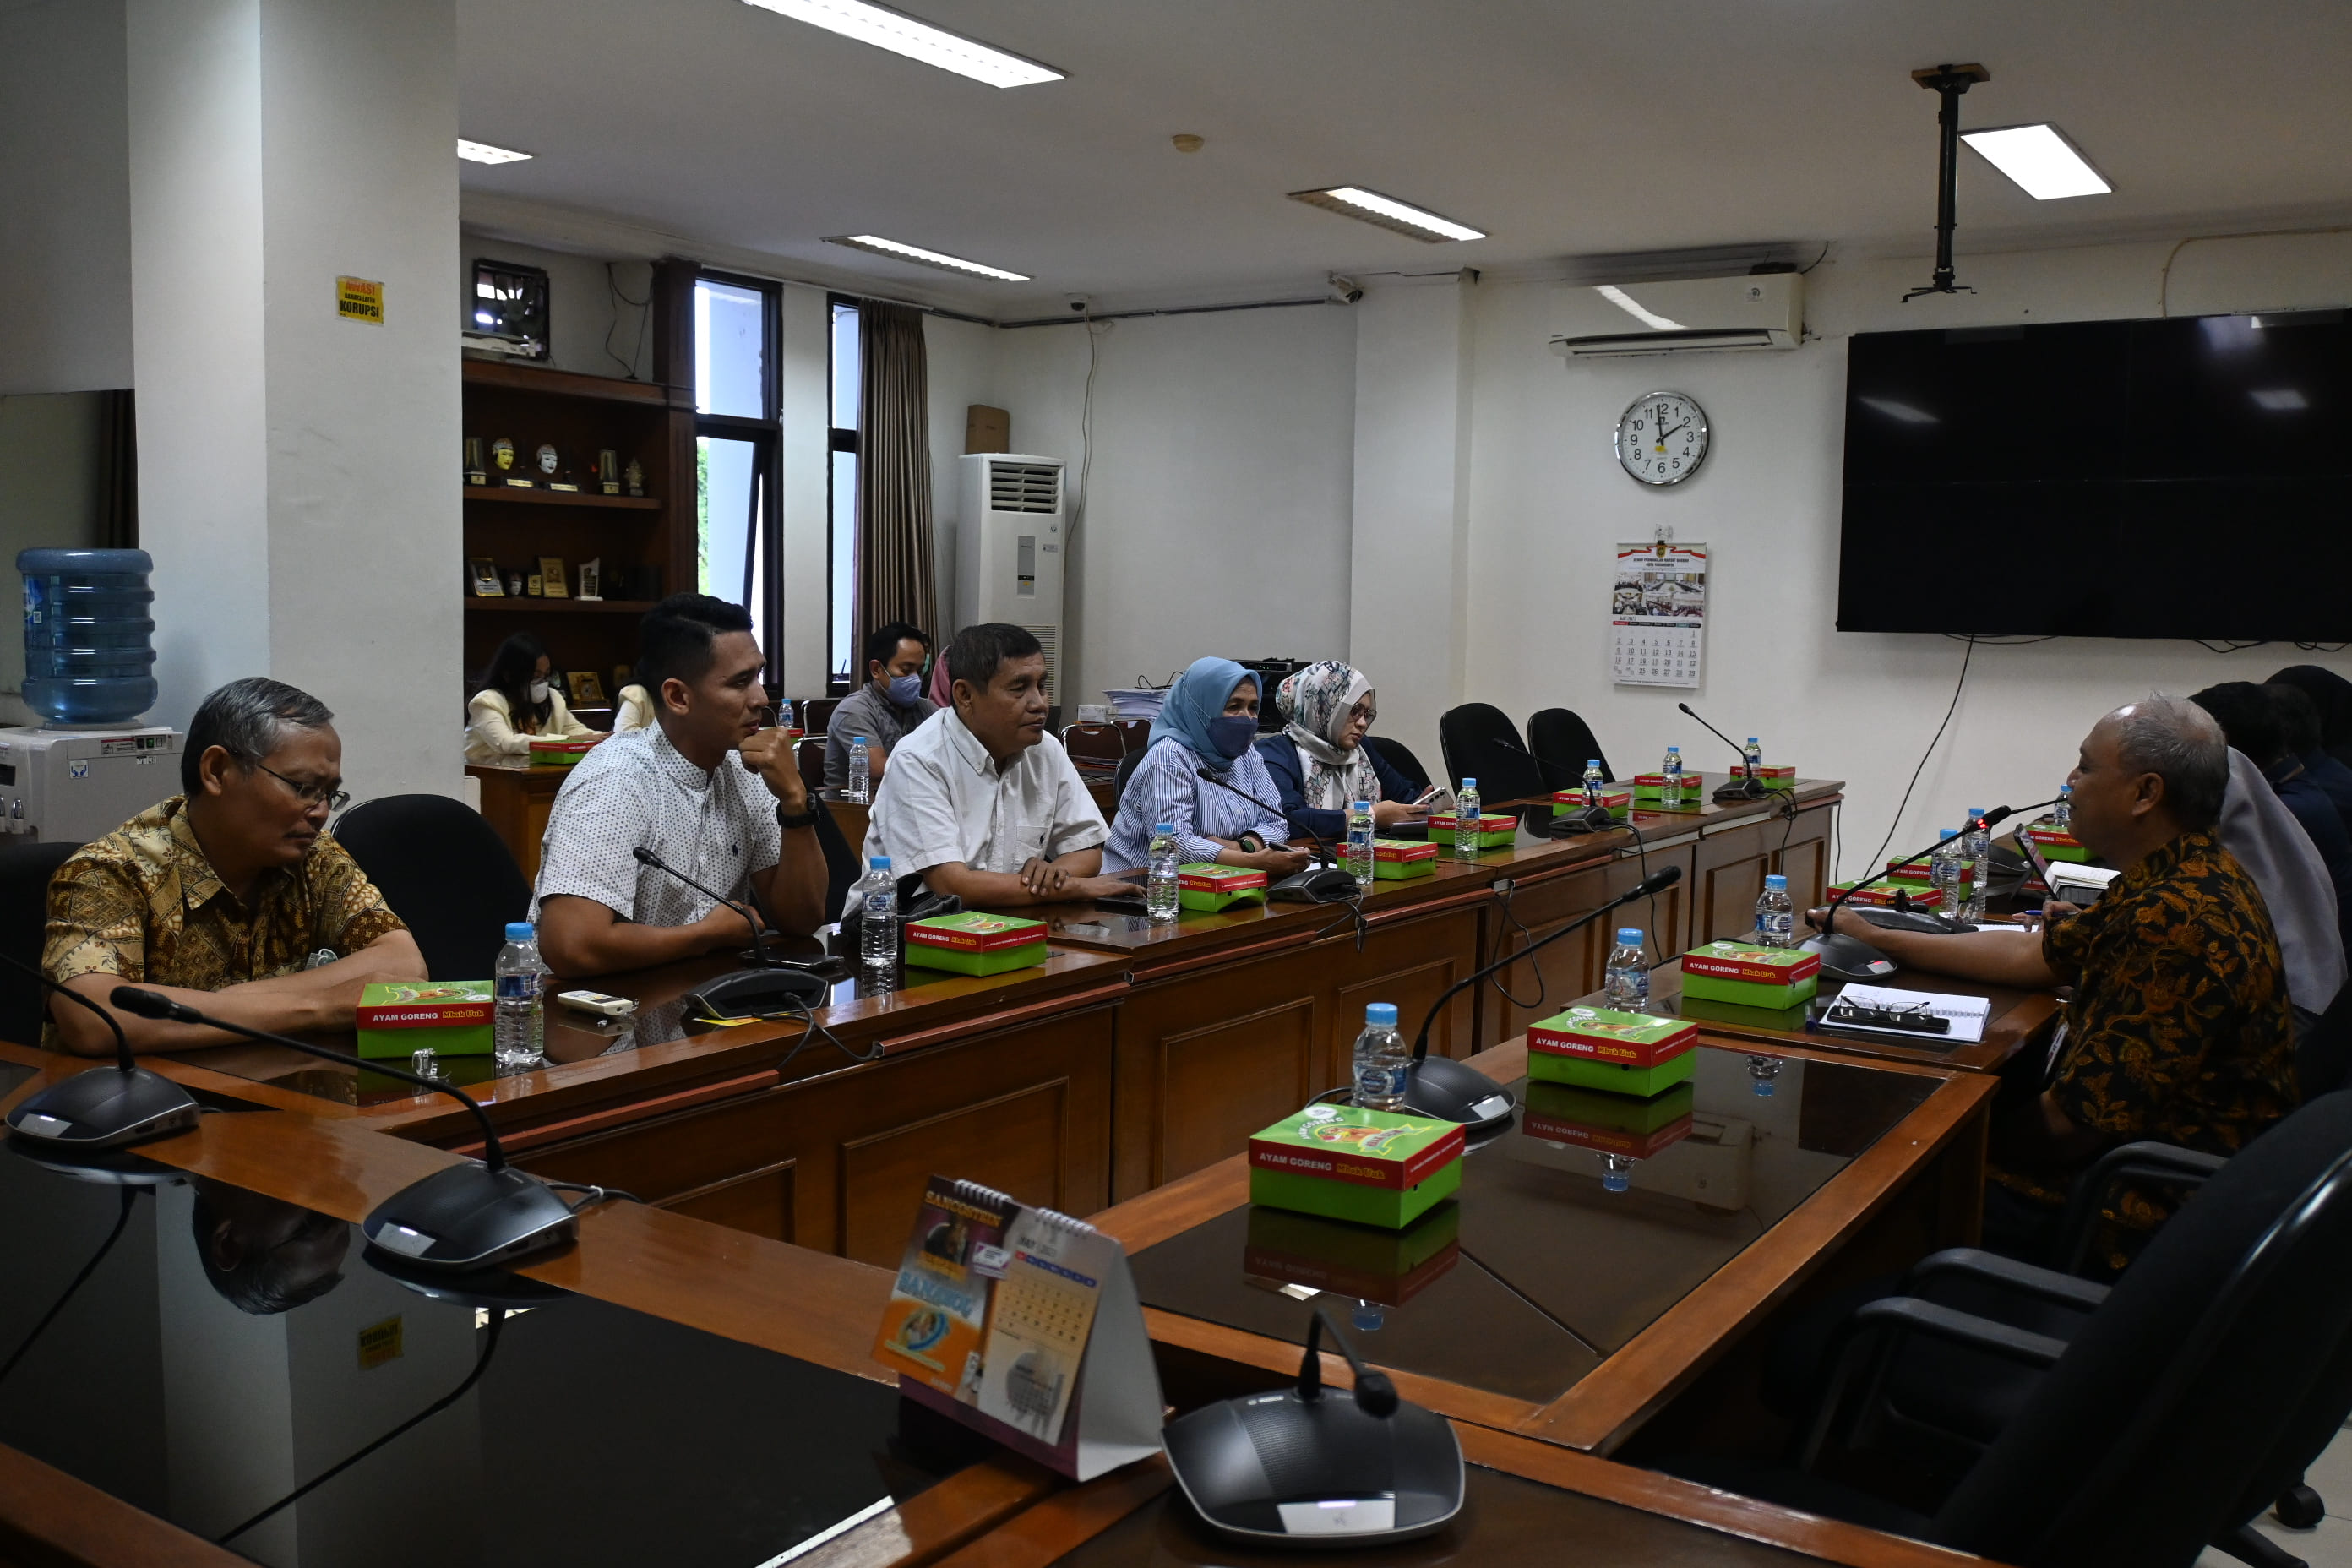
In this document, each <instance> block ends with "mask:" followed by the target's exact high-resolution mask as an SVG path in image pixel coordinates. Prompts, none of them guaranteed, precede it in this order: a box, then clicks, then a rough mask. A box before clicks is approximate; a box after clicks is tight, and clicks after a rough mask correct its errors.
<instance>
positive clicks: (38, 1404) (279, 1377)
mask: <svg viewBox="0 0 2352 1568" xmlns="http://www.w3.org/2000/svg"><path fill="white" fill-rule="evenodd" d="M117 1163H118V1164H119V1165H120V1166H121V1167H123V1168H124V1169H123V1171H122V1172H121V1173H116V1174H113V1175H112V1176H111V1177H110V1179H107V1180H94V1179H91V1174H90V1173H88V1172H79V1173H60V1172H58V1171H57V1170H53V1169H50V1168H45V1167H44V1166H43V1165H42V1164H39V1163H36V1156H33V1155H28V1154H26V1153H25V1152H21V1150H20V1145H19V1144H18V1143H17V1142H11V1143H10V1144H9V1146H8V1148H6V1149H5V1150H0V1245H5V1248H6V1252H7V1256H8V1258H9V1259H10V1265H11V1266H10V1268H9V1270H8V1285H7V1288H6V1289H5V1291H0V1443H5V1444H7V1445H9V1446H11V1447H16V1448H17V1449H20V1450H22V1451H23V1452H25V1453H27V1454H30V1455H32V1456H33V1457H34V1458H37V1459H39V1460H41V1461H43V1462H44V1463H47V1464H49V1465H52V1466H55V1467H56V1468H58V1469H60V1470H63V1471H65V1472H66V1473H68V1474H69V1475H72V1476H75V1477H77V1478H79V1479H81V1480H83V1481H85V1482H88V1483H89V1484H90V1485H92V1486H95V1487H97V1488H99V1489H101V1490H104V1491H106V1492H109V1493H110V1494H112V1495H113V1496H115V1497H117V1498H120V1499H121V1500H124V1501H126V1502H128V1503H131V1504H132V1505H134V1506H136V1507H138V1508H141V1509H143V1510H147V1511H148V1512H150V1513H152V1514H156V1515H159V1516H161V1517H162V1518H164V1519H167V1520H170V1521H173V1523H175V1524H178V1525H180V1526H182V1527H183V1528H184V1529H187V1530H189V1531H194V1533H196V1534H198V1535H201V1536H204V1537H205V1538H206V1539H208V1540H218V1539H220V1538H221V1537H223V1536H224V1535H225V1534H228V1533H229V1532H231V1531H238V1530H239V1527H240V1526H242V1527H244V1528H243V1529H242V1531H241V1532H240V1533H236V1535H235V1536H234V1538H233V1539H231V1540H229V1541H228V1542H227V1545H228V1546H229V1547H230V1548H231V1549H232V1550H234V1551H236V1552H241V1553H243V1554H244V1555H246V1556H247V1557H249V1558H252V1559H254V1560H256V1561H257V1562H261V1563H272V1564H289V1565H290V1564H294V1563H298V1562H299V1563H300V1564H302V1568H337V1565H342V1564H371V1565H373V1564H394V1563H399V1564H408V1563H434V1564H436V1565H447V1568H455V1565H460V1564H463V1565H473V1564H480V1565H482V1568H489V1565H490V1564H498V1565H499V1568H514V1565H520V1564H529V1563H546V1564H559V1563H560V1564H564V1565H567V1568H580V1565H583V1564H602V1563H610V1564H615V1565H619V1564H627V1565H630V1568H638V1565H641V1564H645V1563H678V1564H698V1563H709V1564H717V1565H725V1568H759V1565H761V1564H763V1563H770V1562H772V1561H773V1560H775V1559H776V1558H777V1557H778V1556H779V1555H780V1554H782V1553H784V1552H789V1551H790V1550H791V1549H792V1548H793V1546H795V1545H796V1544H798V1543H800V1542H804V1541H807V1540H808V1539H809V1538H810V1537H811V1536H813V1535H815V1534H818V1533H820V1532H822V1531H825V1530H828V1529H829V1528H831V1527H832V1526H834V1525H835V1524H837V1523H839V1522H840V1521H844V1520H845V1519H847V1518H849V1517H850V1516H852V1515H854V1514H856V1513H858V1512H859V1511H860V1510H864V1509H866V1508H867V1507H869V1506H871V1505H873V1504H876V1503H877V1502H879V1501H881V1500H886V1499H893V1498H898V1499H903V1498H905V1497H908V1496H910V1495H912V1494H913V1493H914V1492H916V1491H919V1490H921V1489H923V1488H925V1487H927V1486H929V1484H931V1483H932V1482H933V1481H935V1480H936V1479H940V1477H941V1476H943V1475H945V1474H946V1473H948V1472H949V1471H950V1470H951V1469H953V1468H956V1467H957V1466H958V1465H959V1464H961V1463H962V1462H965V1461H967V1460H968V1459H969V1458H970V1457H971V1450H970V1449H969V1447H962V1446H960V1445H958V1444H956V1443H954V1442H953V1441H952V1436H956V1435H946V1436H939V1437H938V1438H937V1440H936V1442H935V1435H934V1433H933V1430H932V1428H931V1425H930V1424H931V1422H932V1420H933V1419H934V1418H932V1417H930V1416H929V1413H928V1412H924V1411H921V1410H919V1409H914V1408H912V1407H909V1409H908V1413H907V1415H906V1417H905V1419H904V1421H903V1423H902V1419H901V1410H900V1405H899V1401H898V1394H897V1393H896V1392H895V1391H894V1390H893V1389H892V1388H891V1387H890V1386H889V1385H887V1384H880V1383H874V1382H869V1381H867V1380H866V1379H864V1378H862V1377H856V1376H852V1375H850V1374H848V1373H839V1372H833V1371H829V1370H825V1369H823V1368H818V1367H814V1366H811V1365H808V1364H806V1363H800V1362H795V1361H793V1360H791V1359H789V1358H787V1357H784V1356H780V1355H776V1354H773V1353H772V1352H766V1351H762V1350H758V1349H755V1348H753V1347H751V1346H749V1345H744V1344H740V1343H737V1342H734V1341H731V1340H725V1339H721V1338H719V1337H718V1336H716V1335H712V1334H708V1333H704V1332H701V1331H697V1330H693V1329H688V1328H682V1327H680V1326H678V1325H677V1324H675V1323H671V1322H667V1321H663V1320H660V1319H656V1318H651V1317H646V1316H644V1315H642V1314H640V1313H636V1312H633V1311H629V1310H625V1309H622V1308H618V1307H614V1306H610V1305H607V1304H605V1303H604V1302H601V1301H596V1300H590V1299H588V1298H586V1297H583V1296H573V1295H569V1294H566V1293H565V1292H563V1291H561V1290H558V1289H555V1288H553V1287H551V1286H543V1285H540V1284H537V1283H536V1282H534V1281H531V1280H528V1279H518V1278H516V1277H514V1276H510V1275H491V1276H489V1277H488V1278H487V1279H480V1280H477V1281H469V1282H468V1285H467V1287H465V1288H452V1287H449V1286H446V1285H411V1284H408V1283H404V1282H403V1281H402V1280H400V1279H395V1278H394V1277H393V1276H392V1275H391V1274H389V1273H387V1272H384V1271H383V1269H382V1268H379V1267H378V1265H377V1264H376V1262H375V1260H374V1255H373V1253H371V1252H369V1250H368V1249H367V1247H366V1244H365V1243H364V1242H363V1241H362V1239H361V1237H358V1236H357V1235H356V1234H354V1232H355V1230H356V1228H357V1227H356V1226H350V1225H347V1224H345V1223H344V1222H343V1221H341V1220H339V1219H334V1218H331V1217H330V1216H327V1215H320V1214H316V1213H312V1212H310V1211H308V1210H304V1209H301V1208H298V1207H295V1206H294V1205H290V1204H286V1203H281V1202H278V1201H277V1200H275V1199H271V1198H268V1197H264V1196H262V1195H260V1194H255V1193H251V1192H247V1191H244V1190H242V1189H238V1188H235V1187H230V1186H226V1185H224V1184H220V1183H217V1182H214V1181H210V1180H206V1179H202V1178H189V1177H186V1176H184V1175H183V1174H181V1173H178V1172H175V1171H173V1170H170V1169H169V1168H167V1167H164V1166H161V1165H157V1164H153V1163H150V1162H146V1161H142V1160H139V1159H138V1158H136V1157H135V1156H129V1157H118V1162H117ZM779 1310H789V1306H788V1304H786V1303H780V1304H779ZM950 1455H953V1456H954V1457H952V1458H950V1457H949V1456H950ZM322 1477H323V1478H327V1479H323V1480H321V1479H320V1478H322ZM314 1482H315V1483H317V1484H315V1485H311V1483H314ZM306 1485H311V1489H310V1490H308V1491H307V1492H306V1493H305V1494H304V1495H302V1496H300V1497H299V1500H295V1501H293V1502H291V1503H289V1504H287V1505H286V1506H283V1507H278V1508H277V1509H276V1510H275V1511H274V1512H273V1511H270V1510H272V1508H273V1505H277V1504H278V1503H279V1502H280V1501H281V1500H284V1499H287V1498H289V1496H292V1495H293V1494H295V1493H296V1492H297V1491H298V1489H302V1488H304V1487H305V1486H306ZM265 1514H266V1515H267V1517H262V1516H264V1515H265ZM249 1521H258V1522H249Z"/></svg>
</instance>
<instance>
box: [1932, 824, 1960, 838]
mask: <svg viewBox="0 0 2352 1568" xmlns="http://www.w3.org/2000/svg"><path fill="white" fill-rule="evenodd" d="M1959 836H1960V830H1959V829H1958V828H1957V827H1938V828H1937V829H1936V837H1937V838H1938V839H1943V838H1958V837H1959Z"/></svg>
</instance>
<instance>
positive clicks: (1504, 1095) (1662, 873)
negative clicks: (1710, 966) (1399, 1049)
mask: <svg viewBox="0 0 2352 1568" xmlns="http://www.w3.org/2000/svg"><path fill="white" fill-rule="evenodd" d="M1682 879H1683V868H1681V867H1680V866H1668V867H1666V868H1664V869H1662V870H1658V871H1654V872H1652V873H1651V874H1650V875H1649V876H1647V877H1645V878H1643V879H1642V880H1641V881H1639V882H1637V883H1635V884H1634V885H1633V888H1632V889H1629V890H1628V891H1626V892H1623V893H1620V894H1619V895H1618V896H1617V897H1615V898H1613V899H1612V900H1609V901H1608V902H1607V903H1605V904H1602V905H1601V907H1600V908H1599V909H1596V910H1591V911H1589V912H1588V913H1585V914H1583V915H1580V916H1578V917H1577V918H1576V919H1575V920H1572V921H1569V922H1568V923H1567V924H1566V925H1564V926H1562V927H1560V928H1559V930H1558V931H1551V932H1549V933H1548V934H1546V935H1544V936H1541V937H1538V939H1537V940H1535V941H1534V942H1529V943H1528V945H1527V946H1525V947H1523V948H1520V949H1519V950H1518V951H1517V952H1508V953H1505V954H1504V955H1503V956H1502V957H1500V958H1498V959H1496V960H1495V962H1494V963H1489V964H1486V965H1484V966H1483V967H1481V968H1478V969H1474V970H1472V971H1471V972H1470V973H1467V974H1465V975H1464V976H1463V977H1462V978H1461V979H1459V980H1457V981H1455V982H1454V984H1451V985H1449V986H1447V987H1446V988H1445V989H1444V990H1443V991H1441V992H1439V993H1438V994H1437V1000H1436V1001H1434V1002H1433V1003H1431V1004H1430V1005H1429V1011H1428V1013H1427V1014H1426V1015H1424V1016H1423V1018H1422V1020H1421V1032H1420V1033H1419V1034H1417V1035H1415V1036H1414V1037H1413V1040H1412V1069H1411V1071H1410V1074H1409V1076H1408V1077H1407V1078H1406V1080H1405V1090H1404V1103H1405V1109H1406V1110H1414V1111H1418V1112H1420V1113H1421V1114H1422V1115H1423V1116H1435V1117H1439V1118H1442V1119H1443V1120H1444V1121H1460V1122H1464V1123H1465V1124H1467V1125H1468V1126H1469V1128H1470V1130H1471V1131H1486V1129H1487V1128H1490V1127H1497V1126H1500V1125H1502V1124H1503V1123H1505V1122H1507V1121H1509V1120H1510V1116H1511V1111H1512V1110H1513V1109H1515V1106H1516V1102H1515V1101H1514V1100H1512V1098H1511V1092H1510V1090H1508V1089H1505V1088H1504V1087H1503V1086H1502V1085H1501V1084H1499V1083H1496V1081H1495V1080H1494V1079H1491V1078H1488V1077H1487V1076H1486V1074H1485V1073H1483V1072H1480V1071H1479V1070H1478V1069H1477V1068H1474V1067H1471V1066H1470V1065H1468V1064H1467V1063H1465V1062H1458V1061H1455V1060H1454V1058H1451V1057H1433V1056H1431V1055H1430V1054H1429V1031H1430V1026H1432V1025H1433V1024H1435V1023H1436V1022H1437V1016H1438V1014H1440V1013H1442V1012H1444V1009H1445V1005H1446V1003H1448V1002H1450V1001H1452V1000H1453V999H1454V997H1455V996H1456V995H1458V994H1461V993H1462V992H1464V991H1466V990H1468V989H1469V988H1470V987H1471V986H1474V985H1475V984H1478V983H1479V982H1480V981H1482V980H1484V979H1486V977H1487V976H1488V975H1490V974H1493V973H1496V971H1498V970H1502V969H1506V968H1508V967H1509V966H1510V965H1512V964H1514V963H1517V962H1518V961H1519V960H1520V959H1523V958H1528V957H1531V956H1532V955H1534V954H1535V953H1536V952H1538V950H1540V949H1542V948H1544V947H1547V946H1549V945H1550V944H1551V943H1553V942H1558V941H1559V939H1560V938H1561V937H1564V936H1566V935H1568V934H1569V932H1570V931H1582V930H1583V929H1584V928H1585V927H1586V926H1589V925H1591V923H1592V922H1593V921H1597V920H1599V919H1600V918H1601V916H1602V915H1605V914H1607V913H1608V912H1609V911H1610V910H1615V909H1620V908H1622V907H1623V906H1624V905H1627V904H1630V903H1633V902H1634V901H1635V900H1639V899H1646V898H1650V897H1652V896H1653V895H1654V894H1658V893H1662V892H1664V891H1665V890H1666V889H1668V888H1671V887H1673V886H1674V885H1675V883H1676V882H1679V881H1681V880H1682Z"/></svg>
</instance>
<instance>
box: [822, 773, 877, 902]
mask: <svg viewBox="0 0 2352 1568" xmlns="http://www.w3.org/2000/svg"><path fill="white" fill-rule="evenodd" d="M811 800H812V804H814V805H815V806H816V807H817V814H816V841H817V844H818V846H819V847H821V848H823V849H824V918H825V919H826V920H827V921H837V920H839V919H840V918H841V911H842V910H843V909H844V908H845V907H846V906H847V904H848V902H849V890H850V889H852V888H855V887H856V886H857V882H858V879H860V878H861V877H863V876H865V875H866V861H865V858H864V857H865V853H866V847H865V846H864V845H862V844H852V843H851V842H850V841H849V839H848V837H847V836H846V835H845V834H844V833H843V832H842V831H841V824H839V823H837V822H835V820H834V819H833V807H832V805H830V804H828V803H827V802H825V801H824V800H823V799H820V798H817V797H815V796H812V797H811Z"/></svg>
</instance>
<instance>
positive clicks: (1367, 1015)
mask: <svg viewBox="0 0 2352 1568" xmlns="http://www.w3.org/2000/svg"><path fill="white" fill-rule="evenodd" d="M1364 1023H1365V1026H1367V1027H1370V1028H1374V1029H1393V1028H1395V1027H1396V1004H1395V1003H1393V1002H1370V1003H1367V1004H1365V1006H1364Z"/></svg>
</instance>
